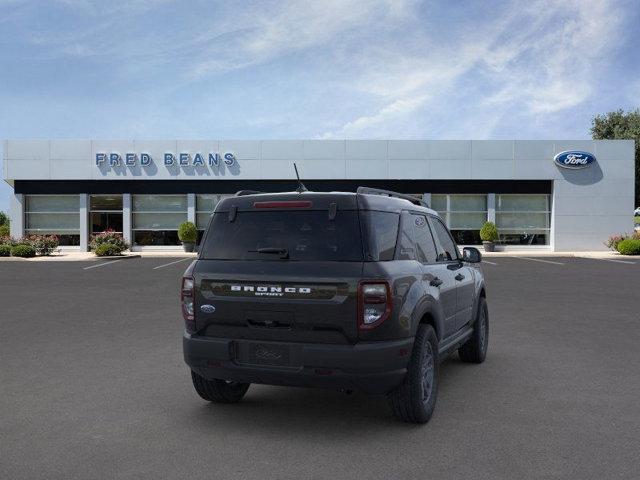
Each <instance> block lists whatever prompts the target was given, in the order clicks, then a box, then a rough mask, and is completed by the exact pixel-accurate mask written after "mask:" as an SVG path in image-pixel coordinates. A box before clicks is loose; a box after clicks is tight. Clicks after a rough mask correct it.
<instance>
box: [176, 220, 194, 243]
mask: <svg viewBox="0 0 640 480" xmlns="http://www.w3.org/2000/svg"><path fill="white" fill-rule="evenodd" d="M178 238H179V239H180V241H181V242H183V243H196V240H198V229H197V228H196V226H195V224H194V223H193V222H183V223H181V224H180V226H179V227H178Z"/></svg>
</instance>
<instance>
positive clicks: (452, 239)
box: [427, 214, 462, 264]
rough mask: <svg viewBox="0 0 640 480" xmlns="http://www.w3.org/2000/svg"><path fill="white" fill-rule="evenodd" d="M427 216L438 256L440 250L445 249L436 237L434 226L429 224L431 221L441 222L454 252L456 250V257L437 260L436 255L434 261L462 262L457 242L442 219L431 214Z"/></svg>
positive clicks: (446, 262)
mask: <svg viewBox="0 0 640 480" xmlns="http://www.w3.org/2000/svg"><path fill="white" fill-rule="evenodd" d="M427 218H428V219H429V222H430V223H429V227H430V228H431V231H432V234H433V240H434V241H435V243H436V250H437V253H438V257H439V256H440V250H442V251H445V249H444V248H443V246H442V244H441V243H440V238H439V237H438V235H437V233H435V228H434V227H433V225H431V222H440V223H441V224H442V226H443V227H444V231H445V232H447V235H448V236H449V239H450V240H451V242H452V243H453V246H454V247H455V252H456V258H455V259H451V260H443V261H438V260H437V258H438V257H436V263H440V264H442V263H445V264H453V263H455V264H459V263H461V262H462V260H461V257H460V249H459V248H458V244H457V243H456V241H455V239H454V238H453V235H451V232H450V231H449V228H448V227H447V226H446V225H445V223H444V222H443V221H442V219H441V218H439V217H436V216H434V215H432V214H427Z"/></svg>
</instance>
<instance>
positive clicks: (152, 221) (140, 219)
mask: <svg viewBox="0 0 640 480" xmlns="http://www.w3.org/2000/svg"><path fill="white" fill-rule="evenodd" d="M132 207H133V212H132V215H133V220H132V223H133V225H132V229H133V230H134V234H133V239H134V244H136V245H179V244H180V242H179V240H178V233H177V230H178V226H179V225H180V224H181V223H182V222H186V221H187V196H186V195H133V197H132Z"/></svg>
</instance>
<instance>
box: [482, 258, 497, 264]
mask: <svg viewBox="0 0 640 480" xmlns="http://www.w3.org/2000/svg"><path fill="white" fill-rule="evenodd" d="M482 263H488V264H489V265H498V264H497V263H495V262H490V261H489V260H485V259H484V258H483V259H482Z"/></svg>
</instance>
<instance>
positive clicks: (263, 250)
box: [249, 247, 289, 259]
mask: <svg viewBox="0 0 640 480" xmlns="http://www.w3.org/2000/svg"><path fill="white" fill-rule="evenodd" d="M249 252H251V253H271V254H274V255H280V258H282V259H287V258H289V250H287V249H286V248H278V247H264V248H258V249H257V250H249Z"/></svg>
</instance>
